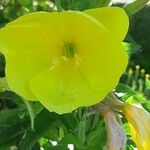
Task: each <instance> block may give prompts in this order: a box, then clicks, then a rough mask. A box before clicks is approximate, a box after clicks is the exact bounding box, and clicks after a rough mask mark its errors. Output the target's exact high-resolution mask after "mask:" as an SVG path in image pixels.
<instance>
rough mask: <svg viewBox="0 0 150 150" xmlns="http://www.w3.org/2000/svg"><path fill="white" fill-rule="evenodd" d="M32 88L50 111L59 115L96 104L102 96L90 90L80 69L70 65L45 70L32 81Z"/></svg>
mask: <svg viewBox="0 0 150 150" xmlns="http://www.w3.org/2000/svg"><path fill="white" fill-rule="evenodd" d="M30 86H31V89H32V92H33V93H34V94H35V95H36V96H37V99H39V100H40V102H41V103H42V104H43V105H44V106H45V107H46V108H47V109H48V110H49V111H55V112H57V113H59V114H62V113H68V112H71V111H72V110H74V109H76V108H77V107H80V106H87V105H91V104H95V103H96V102H97V101H98V100H99V98H100V94H99V93H96V92H94V91H93V90H92V89H91V88H90V85H89V83H88V82H87V80H86V79H85V78H84V76H83V74H82V72H81V71H80V69H79V68H78V69H75V68H74V67H73V66H68V65H63V66H62V65H61V66H56V67H54V68H48V69H46V70H43V71H42V72H40V73H39V74H37V75H36V76H34V77H33V78H32V79H31V80H30Z"/></svg>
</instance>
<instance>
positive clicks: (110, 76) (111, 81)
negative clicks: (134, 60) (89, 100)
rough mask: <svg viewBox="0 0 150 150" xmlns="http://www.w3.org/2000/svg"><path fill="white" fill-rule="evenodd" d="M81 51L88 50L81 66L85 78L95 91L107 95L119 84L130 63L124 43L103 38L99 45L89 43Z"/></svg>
mask: <svg viewBox="0 0 150 150" xmlns="http://www.w3.org/2000/svg"><path fill="white" fill-rule="evenodd" d="M108 43H109V44H108ZM81 49H86V54H85V55H84V59H83V62H82V64H81V68H82V71H83V73H84V75H85V77H86V78H87V80H88V81H89V83H90V85H91V88H92V89H93V90H95V91H97V92H99V93H101V94H104V95H106V94H107V93H108V92H110V91H111V90H112V89H114V88H115V86H116V85H117V84H118V82H119V78H120V77H121V75H122V74H123V72H124V71H125V69H126V66H127V63H128V56H127V53H126V52H125V50H124V47H123V45H122V43H118V42H116V41H115V40H114V39H112V38H110V37H107V38H106V37H103V38H101V39H100V42H99V43H98V42H95V43H89V44H88V45H83V47H81Z"/></svg>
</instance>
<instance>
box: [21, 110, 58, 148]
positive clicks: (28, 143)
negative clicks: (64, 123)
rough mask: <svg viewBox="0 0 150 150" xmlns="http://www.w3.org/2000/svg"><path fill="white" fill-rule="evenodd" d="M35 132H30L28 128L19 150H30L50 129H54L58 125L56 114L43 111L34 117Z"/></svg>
mask: <svg viewBox="0 0 150 150" xmlns="http://www.w3.org/2000/svg"><path fill="white" fill-rule="evenodd" d="M34 122H35V126H34V129H35V131H32V129H31V127H29V128H28V130H27V132H26V134H25V137H24V138H23V140H22V142H21V144H20V146H19V150H31V149H32V147H33V146H34V144H35V143H37V142H38V140H39V139H40V138H41V137H42V136H43V135H45V134H46V133H47V132H48V131H49V130H50V129H52V128H54V127H55V126H56V125H57V124H58V122H59V121H58V115H57V114H56V113H52V112H49V111H48V110H46V109H43V110H42V111H41V112H40V113H39V114H38V115H37V116H36V117H35V120H34Z"/></svg>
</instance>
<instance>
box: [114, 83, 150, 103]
mask: <svg viewBox="0 0 150 150" xmlns="http://www.w3.org/2000/svg"><path fill="white" fill-rule="evenodd" d="M116 91H117V92H121V93H125V95H124V96H123V97H122V100H126V99H128V98H129V97H131V96H132V97H133V98H134V100H137V101H138V102H141V103H146V102H147V100H146V99H145V97H144V96H143V95H142V94H140V93H138V92H136V91H134V90H133V89H132V88H131V87H129V86H128V85H126V84H122V83H119V84H118V86H117V87H116ZM133 98H132V99H133Z"/></svg>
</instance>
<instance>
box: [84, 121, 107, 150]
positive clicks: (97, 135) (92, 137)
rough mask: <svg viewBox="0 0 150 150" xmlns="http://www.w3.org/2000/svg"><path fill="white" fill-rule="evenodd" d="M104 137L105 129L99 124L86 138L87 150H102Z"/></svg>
mask: <svg viewBox="0 0 150 150" xmlns="http://www.w3.org/2000/svg"><path fill="white" fill-rule="evenodd" d="M106 135H107V134H106V129H105V128H104V127H102V126H101V124H99V126H98V127H97V128H96V129H95V130H93V131H92V132H90V133H89V134H88V136H87V145H88V150H100V149H102V148H103V146H104V145H105V143H106V138H107V136H106Z"/></svg>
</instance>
